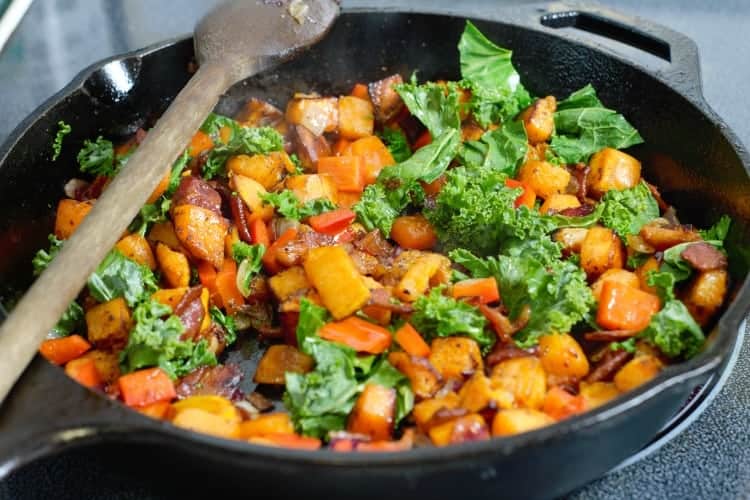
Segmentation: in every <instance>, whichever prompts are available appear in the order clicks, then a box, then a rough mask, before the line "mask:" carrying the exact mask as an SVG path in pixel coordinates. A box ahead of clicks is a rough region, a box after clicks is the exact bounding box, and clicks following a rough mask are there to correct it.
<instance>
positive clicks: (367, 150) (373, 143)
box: [350, 98, 400, 184]
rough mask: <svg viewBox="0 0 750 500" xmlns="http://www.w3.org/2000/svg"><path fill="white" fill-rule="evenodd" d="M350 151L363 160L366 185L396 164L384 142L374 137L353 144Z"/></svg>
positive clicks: (364, 138)
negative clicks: (384, 169)
mask: <svg viewBox="0 0 750 500" xmlns="http://www.w3.org/2000/svg"><path fill="white" fill-rule="evenodd" d="M399 99H400V98H399ZM350 150H351V154H352V155H354V156H359V157H360V158H362V169H363V170H364V177H365V184H372V183H373V182H375V180H376V179H377V178H378V174H380V171H381V170H383V168H385V167H388V166H391V165H395V164H396V161H395V160H394V159H393V156H392V155H391V152H390V151H389V150H388V148H387V147H386V145H385V144H383V141H381V140H380V138H379V137H377V136H374V135H371V136H369V137H363V138H361V139H358V140H356V141H354V142H352V144H351V146H350Z"/></svg>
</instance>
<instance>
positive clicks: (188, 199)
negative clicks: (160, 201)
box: [172, 175, 222, 216]
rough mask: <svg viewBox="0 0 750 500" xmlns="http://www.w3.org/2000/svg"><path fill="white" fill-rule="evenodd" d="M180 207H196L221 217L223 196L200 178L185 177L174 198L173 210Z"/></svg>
mask: <svg viewBox="0 0 750 500" xmlns="http://www.w3.org/2000/svg"><path fill="white" fill-rule="evenodd" d="M180 205H195V206H197V207H201V208H205V209H206V210H211V211H212V212H214V213H215V214H217V215H219V216H221V215H222V214H221V195H220V194H219V193H218V191H216V190H215V189H214V188H212V187H211V185H210V184H209V183H208V182H206V181H204V180H203V179H201V178H200V177H195V176H192V175H191V176H188V177H183V178H182V180H181V181H180V185H179V186H178V187H177V191H175V193H174V196H173V197H172V209H174V208H177V207H179V206H180Z"/></svg>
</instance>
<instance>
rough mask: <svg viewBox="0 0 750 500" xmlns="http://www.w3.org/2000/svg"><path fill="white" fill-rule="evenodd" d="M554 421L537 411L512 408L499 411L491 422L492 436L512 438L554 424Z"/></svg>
mask: <svg viewBox="0 0 750 500" xmlns="http://www.w3.org/2000/svg"><path fill="white" fill-rule="evenodd" d="M554 423H555V420H554V419H553V418H552V417H550V416H549V415H547V414H546V413H542V412H541V411H538V410H530V409H528V408H513V409H508V410H500V411H498V412H497V413H496V414H495V418H494V419H493V420H492V435H493V436H513V435H515V434H522V433H524V432H529V431H533V430H536V429H540V428H542V427H546V426H548V425H551V424H554Z"/></svg>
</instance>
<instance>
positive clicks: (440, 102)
mask: <svg viewBox="0 0 750 500" xmlns="http://www.w3.org/2000/svg"><path fill="white" fill-rule="evenodd" d="M393 88H394V89H395V90H396V92H398V94H399V95H400V96H401V99H403V101H404V103H405V104H406V107H407V108H409V112H411V114H412V115H414V116H416V117H417V118H418V119H419V121H421V122H422V123H423V124H424V126H425V127H427V130H429V131H430V134H431V135H432V137H433V138H435V137H438V136H439V135H440V134H442V133H443V132H445V131H446V130H448V129H459V128H461V119H460V118H459V116H458V97H459V92H460V90H459V88H458V86H457V85H456V84H455V83H449V84H446V85H440V84H438V83H434V82H427V83H423V84H422V85H418V84H417V79H416V75H412V77H411V82H409V83H400V84H397V85H394V86H393Z"/></svg>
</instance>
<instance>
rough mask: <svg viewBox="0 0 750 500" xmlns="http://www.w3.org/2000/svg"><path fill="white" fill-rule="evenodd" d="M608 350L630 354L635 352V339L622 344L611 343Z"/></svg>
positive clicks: (632, 338) (624, 341) (631, 338)
mask: <svg viewBox="0 0 750 500" xmlns="http://www.w3.org/2000/svg"><path fill="white" fill-rule="evenodd" d="M609 348H610V349H611V350H613V351H625V352H629V353H631V354H632V353H634V352H635V337H630V338H629V339H627V340H623V341H622V342H612V343H610V344H609Z"/></svg>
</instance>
